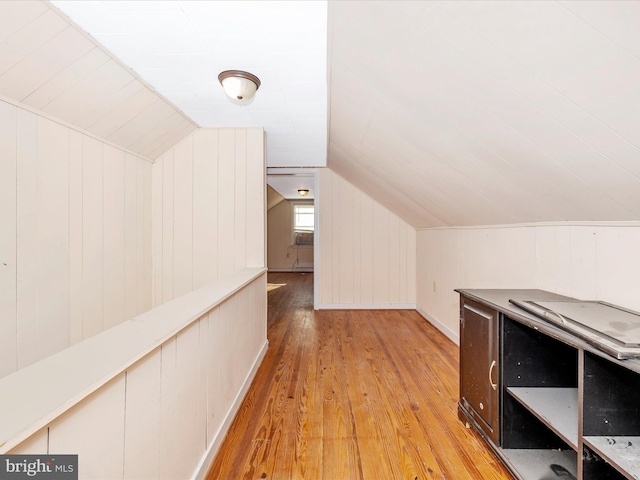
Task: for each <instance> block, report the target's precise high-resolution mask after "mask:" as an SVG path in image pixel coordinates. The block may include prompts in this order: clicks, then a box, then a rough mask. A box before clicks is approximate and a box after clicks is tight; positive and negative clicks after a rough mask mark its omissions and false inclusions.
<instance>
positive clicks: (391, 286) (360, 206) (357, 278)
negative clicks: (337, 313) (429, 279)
mask: <svg viewBox="0 0 640 480" xmlns="http://www.w3.org/2000/svg"><path fill="white" fill-rule="evenodd" d="M319 175H320V190H321V196H322V202H321V203H320V204H319V207H318V208H319V209H320V219H321V220H320V221H321V230H320V235H321V236H322V238H321V242H320V245H321V251H320V265H319V266H317V268H319V269H320V271H321V272H322V273H321V280H320V281H321V286H320V298H321V301H320V307H322V305H363V306H369V307H371V306H375V305H379V306H387V305H398V304H400V305H412V304H413V303H414V302H415V298H416V294H415V292H416V290H415V282H416V277H415V255H416V253H415V229H414V228H413V227H411V226H410V225H408V224H407V223H406V222H404V221H403V220H401V219H400V218H399V217H397V216H396V215H394V214H392V213H391V212H390V211H389V210H387V209H386V208H385V207H383V206H382V205H380V204H379V203H377V202H375V201H374V200H373V199H372V198H371V197H369V196H368V195H365V194H364V193H363V192H361V191H360V190H359V189H357V188H356V187H355V186H354V185H352V184H351V183H350V182H348V181H347V180H345V179H343V178H342V177H340V176H338V175H337V174H335V173H334V172H332V171H331V170H329V169H322V170H321V171H320V173H319Z"/></svg>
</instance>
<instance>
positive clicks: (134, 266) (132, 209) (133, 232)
mask: <svg viewBox="0 0 640 480" xmlns="http://www.w3.org/2000/svg"><path fill="white" fill-rule="evenodd" d="M137 164H138V162H137V159H136V158H135V157H133V156H132V155H129V154H125V156H124V219H123V220H124V222H123V223H124V263H123V265H124V282H123V283H124V319H125V320H128V319H130V318H131V317H133V316H134V315H135V314H136V313H137V305H136V304H137V300H138V298H139V297H140V296H141V292H140V291H139V290H138V288H139V286H140V285H142V278H140V279H138V263H137V261H136V260H137V256H138V225H141V226H142V225H143V223H142V220H140V221H138V213H139V212H138V193H140V200H142V192H141V191H140V190H142V189H141V188H139V186H138V165H137ZM141 245H142V243H141Z"/></svg>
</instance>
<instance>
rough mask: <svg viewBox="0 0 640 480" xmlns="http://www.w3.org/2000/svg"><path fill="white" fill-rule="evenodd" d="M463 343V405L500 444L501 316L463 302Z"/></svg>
mask: <svg viewBox="0 0 640 480" xmlns="http://www.w3.org/2000/svg"><path fill="white" fill-rule="evenodd" d="M460 343H461V346H462V348H461V349H460V398H461V402H462V403H463V404H464V406H465V408H466V410H467V412H468V413H469V414H470V415H471V416H473V419H474V420H475V421H476V422H477V423H478V425H479V427H480V428H481V429H482V430H483V431H484V432H485V433H486V434H487V435H488V436H489V438H491V439H492V440H493V441H494V442H498V440H499V434H500V429H499V418H498V395H499V392H498V371H499V367H498V312H497V311H496V310H493V309H490V308H487V307H486V306H485V305H482V304H481V303H479V302H475V301H473V300H470V299H468V298H463V299H462V302H461V305H460Z"/></svg>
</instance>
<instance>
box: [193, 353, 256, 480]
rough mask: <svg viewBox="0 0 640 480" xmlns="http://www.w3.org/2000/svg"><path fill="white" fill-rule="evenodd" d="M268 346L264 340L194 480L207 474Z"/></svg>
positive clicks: (202, 479) (202, 478)
mask: <svg viewBox="0 0 640 480" xmlns="http://www.w3.org/2000/svg"><path fill="white" fill-rule="evenodd" d="M268 348H269V342H268V341H265V342H264V345H263V346H262V349H261V350H260V353H258V356H257V357H256V360H255V361H254V362H253V366H252V367H251V370H249V373H248V374H247V377H246V378H245V380H244V383H243V384H242V388H241V389H240V391H239V392H238V394H237V395H236V398H235V400H234V401H233V403H232V404H231V408H230V409H229V411H228V412H227V415H226V417H225V419H224V421H223V422H222V425H220V428H219V429H218V431H217V432H216V434H215V435H214V437H213V441H212V442H211V444H210V445H209V448H208V449H207V451H206V452H205V454H204V456H203V457H202V459H201V460H200V463H199V464H198V466H197V468H196V471H195V473H194V474H193V477H192V478H193V479H194V480H204V478H205V477H206V476H207V472H208V471H209V468H210V467H211V464H212V463H213V460H214V458H215V456H216V454H217V453H218V450H219V449H220V446H221V445H222V442H223V440H224V438H225V436H226V435H227V432H228V431H229V427H230V426H231V422H233V419H234V418H235V417H236V414H237V413H238V410H239V409H240V405H242V401H243V400H244V397H245V395H246V394H247V392H248V391H249V387H250V386H251V382H253V379H254V377H255V376H256V373H257V372H258V367H260V365H261V364H262V360H263V359H264V356H265V355H266V354H267V349H268Z"/></svg>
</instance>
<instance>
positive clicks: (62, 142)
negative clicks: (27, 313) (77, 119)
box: [33, 117, 69, 359]
mask: <svg viewBox="0 0 640 480" xmlns="http://www.w3.org/2000/svg"><path fill="white" fill-rule="evenodd" d="M37 148H38V153H37V157H38V181H37V189H38V193H37V204H38V205H37V209H38V214H37V224H38V225H37V233H36V235H37V237H38V332H37V338H38V341H37V343H36V344H34V345H33V346H34V348H35V350H36V352H37V353H36V358H38V359H40V358H44V357H46V356H48V355H50V354H52V353H55V352H57V351H60V350H62V349H63V348H66V347H68V346H69V129H68V128H67V127H63V126H62V125H60V124H58V123H55V122H53V121H51V120H47V119H45V118H43V117H38V146H37Z"/></svg>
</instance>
